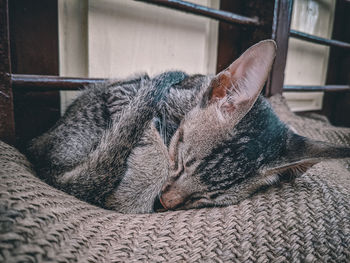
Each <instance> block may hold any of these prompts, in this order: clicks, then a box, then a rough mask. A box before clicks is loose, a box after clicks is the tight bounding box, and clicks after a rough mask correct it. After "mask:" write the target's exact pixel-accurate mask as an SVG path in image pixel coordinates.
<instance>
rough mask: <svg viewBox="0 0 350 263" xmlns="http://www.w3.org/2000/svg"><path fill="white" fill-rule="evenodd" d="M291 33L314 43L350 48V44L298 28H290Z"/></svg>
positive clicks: (292, 35)
mask: <svg viewBox="0 0 350 263" xmlns="http://www.w3.org/2000/svg"><path fill="white" fill-rule="evenodd" d="M289 35H290V36H291V37H295V38H298V39H302V40H306V41H309V42H312V43H317V44H321V45H326V46H331V47H338V48H345V49H350V44H349V43H346V42H342V41H338V40H333V39H326V38H322V37H317V36H313V35H309V34H306V33H303V32H300V31H297V30H293V29H292V30H290V33H289Z"/></svg>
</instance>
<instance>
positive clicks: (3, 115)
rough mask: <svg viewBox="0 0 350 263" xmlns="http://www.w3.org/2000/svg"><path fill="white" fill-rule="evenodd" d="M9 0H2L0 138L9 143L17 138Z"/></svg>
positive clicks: (0, 31)
mask: <svg viewBox="0 0 350 263" xmlns="http://www.w3.org/2000/svg"><path fill="white" fill-rule="evenodd" d="M8 14H9V13H8V0H0V139H1V140H2V141H4V142H7V143H9V144H13V143H14V140H15V123H14V114H13V96H12V89H11V78H10V75H9V74H10V73H11V61H10V44H9V41H10V39H9V15H8Z"/></svg>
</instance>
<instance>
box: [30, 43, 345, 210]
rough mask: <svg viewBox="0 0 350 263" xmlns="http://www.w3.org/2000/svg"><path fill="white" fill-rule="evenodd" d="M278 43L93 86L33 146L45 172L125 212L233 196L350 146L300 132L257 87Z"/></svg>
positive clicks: (221, 201) (231, 200) (228, 200)
mask: <svg viewBox="0 0 350 263" xmlns="http://www.w3.org/2000/svg"><path fill="white" fill-rule="evenodd" d="M275 52H276V45H275V43H274V42H273V41H272V40H265V41H262V42H260V43H258V44H256V45H254V46H253V47H251V48H249V49H248V50H247V51H246V52H245V53H243V54H242V55H241V57H239V58H238V59H237V60H236V61H234V62H233V63H232V64H231V65H230V66H229V67H228V68H227V69H225V70H224V71H222V72H220V73H219V74H218V75H216V76H214V77H211V76H203V75H193V76H187V75H186V74H185V73H183V72H178V71H174V72H166V73H163V74H160V75H158V76H156V77H154V78H152V79H150V78H149V77H148V76H147V75H143V76H140V77H138V78H134V79H130V80H127V81H122V82H115V83H104V84H99V85H96V86H95V87H91V88H89V89H87V90H86V91H85V92H84V93H83V94H82V95H81V96H80V97H79V98H77V99H76V100H75V102H74V103H73V104H72V105H71V106H70V107H69V108H68V110H67V112H66V113H65V115H64V116H63V117H62V118H61V120H59V121H58V123H57V124H56V125H55V126H54V127H53V128H52V129H51V130H49V131H48V132H47V133H45V134H44V135H42V136H40V137H38V138H37V139H34V140H33V141H32V142H31V144H30V146H29V147H28V154H29V157H30V159H31V160H32V161H33V163H34V164H35V166H36V168H37V171H38V174H39V176H41V177H42V178H43V179H45V180H46V181H47V182H49V183H50V184H52V185H54V186H56V187H58V188H60V189H62V190H64V191H66V192H67V193H70V194H72V195H75V196H76V197H78V198H80V199H82V200H86V201H88V202H91V203H93V204H96V205H99V206H102V207H105V208H109V209H114V210H117V211H120V212H123V213H146V212H153V211H157V210H162V209H163V210H164V209H165V210H174V209H189V208H199V207H208V206H223V205H230V204H235V203H237V202H239V201H241V200H242V199H244V198H247V197H249V196H251V195H252V194H254V193H256V192H258V191H259V189H261V188H263V187H266V186H269V185H272V184H274V183H276V182H278V181H281V180H282V181H283V180H285V181H289V180H292V179H293V178H295V177H296V176H298V175H299V174H301V173H302V172H304V171H306V170H307V169H308V168H309V167H311V166H312V165H314V164H315V163H317V162H319V161H321V160H323V159H328V158H346V157H350V148H346V147H340V146H334V145H330V144H327V143H324V142H318V141H313V140H310V139H307V138H305V137H302V136H299V135H297V134H295V133H294V132H293V131H292V130H290V129H289V128H288V127H287V126H286V125H285V124H284V123H283V122H281V121H280V120H279V119H278V117H277V116H276V115H275V113H274V112H273V110H272V109H271V107H270V106H269V104H268V102H267V101H266V100H265V99H264V98H263V97H262V96H259V94H260V92H261V90H262V88H263V86H264V83H265V81H266V79H267V76H268V74H269V71H270V69H271V66H272V64H273V61H274V57H275Z"/></svg>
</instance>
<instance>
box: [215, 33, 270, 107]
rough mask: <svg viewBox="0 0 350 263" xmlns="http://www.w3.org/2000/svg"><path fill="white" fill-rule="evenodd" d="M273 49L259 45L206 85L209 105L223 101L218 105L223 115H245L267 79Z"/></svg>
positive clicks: (250, 49) (267, 41) (266, 43)
mask: <svg viewBox="0 0 350 263" xmlns="http://www.w3.org/2000/svg"><path fill="white" fill-rule="evenodd" d="M275 53H276V45H275V43H274V42H273V41H271V40H266V41H261V42H259V43H258V44H256V45H254V46H252V47H251V48H249V49H248V50H247V51H246V52H244V53H243V54H242V55H241V56H240V57H239V58H238V59H237V60H236V61H234V62H233V63H232V64H231V65H230V66H229V67H228V68H227V69H225V70H224V71H222V72H220V73H219V74H218V75H216V77H214V79H213V80H212V82H211V84H210V96H209V103H210V102H215V101H216V100H219V99H223V98H224V97H227V100H226V101H225V102H224V104H223V105H222V106H223V107H222V108H224V109H225V110H226V111H230V112H232V111H233V110H237V109H239V111H240V112H242V113H243V112H248V111H249V110H250V109H251V107H252V106H253V105H254V103H255V101H256V100H257V98H258V96H259V94H260V92H261V90H262V88H263V86H264V83H265V81H266V79H267V77H268V74H269V71H270V69H271V66H272V63H273V60H274V57H275Z"/></svg>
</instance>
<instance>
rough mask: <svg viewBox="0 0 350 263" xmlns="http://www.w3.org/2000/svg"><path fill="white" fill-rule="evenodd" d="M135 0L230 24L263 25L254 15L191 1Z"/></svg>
mask: <svg viewBox="0 0 350 263" xmlns="http://www.w3.org/2000/svg"><path fill="white" fill-rule="evenodd" d="M135 1H138V2H145V3H150V4H155V5H159V6H164V7H168V8H172V9H176V10H180V11H184V12H188V13H191V14H194V15H200V16H205V17H210V18H213V19H216V20H220V21H222V22H226V23H229V24H240V25H247V26H261V25H262V23H261V22H260V21H259V19H258V18H257V17H253V18H250V17H245V16H241V15H238V14H235V13H231V12H227V11H222V10H217V9H214V8H209V7H206V6H202V5H197V4H193V3H189V2H186V1H180V0H135Z"/></svg>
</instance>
